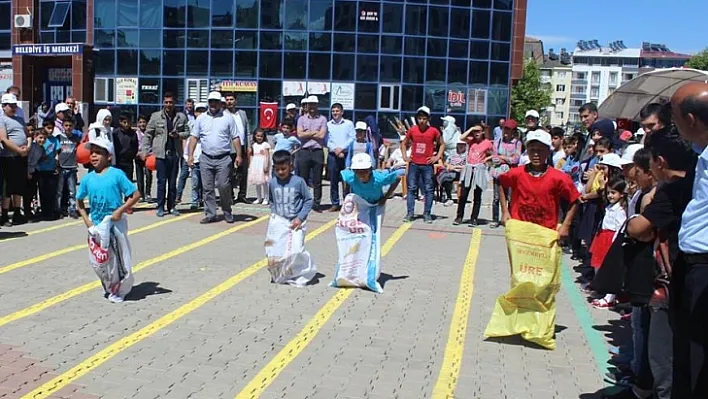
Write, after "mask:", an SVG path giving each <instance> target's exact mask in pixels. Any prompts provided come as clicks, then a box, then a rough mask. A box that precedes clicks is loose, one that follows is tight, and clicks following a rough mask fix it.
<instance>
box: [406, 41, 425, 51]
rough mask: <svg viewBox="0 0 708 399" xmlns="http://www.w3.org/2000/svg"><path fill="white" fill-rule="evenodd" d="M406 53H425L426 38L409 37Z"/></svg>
mask: <svg viewBox="0 0 708 399" xmlns="http://www.w3.org/2000/svg"><path fill="white" fill-rule="evenodd" d="M405 53H406V55H425V39H422V38H417V37H407V38H406V51H405Z"/></svg>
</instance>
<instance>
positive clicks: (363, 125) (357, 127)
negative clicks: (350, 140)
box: [354, 121, 369, 130]
mask: <svg viewBox="0 0 708 399" xmlns="http://www.w3.org/2000/svg"><path fill="white" fill-rule="evenodd" d="M368 128H369V126H367V125H366V122H362V121H359V122H357V123H356V125H354V129H355V130H366V129H368Z"/></svg>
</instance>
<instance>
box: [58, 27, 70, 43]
mask: <svg viewBox="0 0 708 399" xmlns="http://www.w3.org/2000/svg"><path fill="white" fill-rule="evenodd" d="M70 41H71V31H70V30H58V31H57V43H69V42H70Z"/></svg>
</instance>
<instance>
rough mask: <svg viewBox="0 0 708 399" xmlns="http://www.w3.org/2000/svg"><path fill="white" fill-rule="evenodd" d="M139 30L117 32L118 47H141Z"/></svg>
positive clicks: (120, 30) (119, 30)
mask: <svg viewBox="0 0 708 399" xmlns="http://www.w3.org/2000/svg"><path fill="white" fill-rule="evenodd" d="M139 44H140V43H139V32H138V30H137V29H118V30H117V31H116V47H135V48H137V47H138V45H139Z"/></svg>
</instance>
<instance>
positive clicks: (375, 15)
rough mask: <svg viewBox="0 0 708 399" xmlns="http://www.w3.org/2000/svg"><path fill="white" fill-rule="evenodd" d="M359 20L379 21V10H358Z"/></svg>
mask: <svg viewBox="0 0 708 399" xmlns="http://www.w3.org/2000/svg"><path fill="white" fill-rule="evenodd" d="M359 21H373V22H378V21H379V12H378V11H367V10H361V11H360V12H359Z"/></svg>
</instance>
